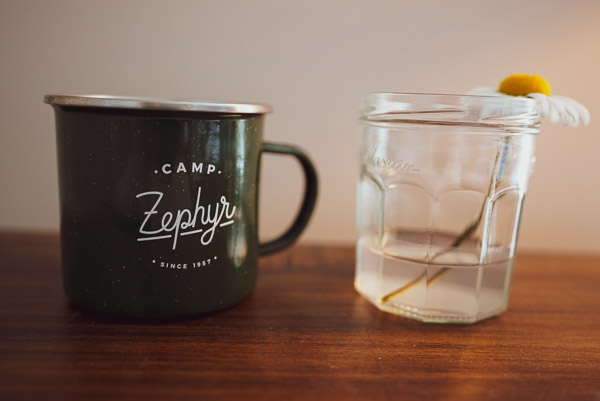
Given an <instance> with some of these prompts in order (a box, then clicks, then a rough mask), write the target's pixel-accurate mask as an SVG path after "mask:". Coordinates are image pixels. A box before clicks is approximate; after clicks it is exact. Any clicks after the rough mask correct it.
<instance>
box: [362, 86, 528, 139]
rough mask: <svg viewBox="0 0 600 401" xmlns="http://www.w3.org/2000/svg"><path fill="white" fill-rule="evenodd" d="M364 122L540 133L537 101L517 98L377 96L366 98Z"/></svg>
mask: <svg viewBox="0 0 600 401" xmlns="http://www.w3.org/2000/svg"><path fill="white" fill-rule="evenodd" d="M360 120H361V121H362V122H363V123H366V124H371V125H384V126H397V125H404V124H421V125H438V126H453V127H465V128H475V129H477V128H482V129H484V128H487V129H491V130H494V131H497V130H500V131H502V132H503V133H506V134H517V133H528V134H537V133H539V132H540V116H539V114H538V112H537V111H536V101H535V100H534V99H530V98H526V97H516V96H481V95H459V94H436V93H399V92H374V93H369V94H367V95H366V96H364V97H363V99H362V102H361V108H360Z"/></svg>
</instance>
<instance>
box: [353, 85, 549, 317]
mask: <svg viewBox="0 0 600 401" xmlns="http://www.w3.org/2000/svg"><path fill="white" fill-rule="evenodd" d="M534 105H535V103H534V102H533V101H531V100H529V99H523V98H507V97H483V96H456V95H420V94H393V93H378V94H371V95H368V96H366V97H365V99H364V101H363V104H362V108H361V122H360V177H359V184H358V203H357V226H358V244H357V264H356V280H355V287H356V289H357V290H358V291H359V292H360V293H361V294H362V295H363V296H364V297H365V298H367V299H368V300H369V301H370V302H372V303H373V304H374V305H376V306H377V307H378V308H380V309H382V310H384V311H387V312H391V313H396V314H400V315H404V316H407V317H411V318H415V319H418V320H423V321H432V322H459V323H472V322H476V321H479V320H481V319H485V318H487V317H490V316H493V315H496V314H499V313H501V312H503V311H504V310H505V309H506V307H507V303H508V293H509V287H510V281H511V274H512V266H513V262H514V257H515V251H516V246H517V236H518V230H519V219H520V216H521V213H522V208H523V201H524V198H525V194H526V192H527V185H528V181H529V176H530V172H531V169H532V166H533V163H534V144H535V139H536V135H535V134H537V133H538V132H539V123H538V116H537V114H536V113H535V111H534V110H535V109H534Z"/></svg>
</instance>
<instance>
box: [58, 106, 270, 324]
mask: <svg viewBox="0 0 600 401" xmlns="http://www.w3.org/2000/svg"><path fill="white" fill-rule="evenodd" d="M65 99H66V100H65ZM90 99H91V100H90ZM107 99H108V100H107ZM46 102H47V103H50V104H52V105H53V106H54V109H55V115H56V132H57V149H58V172H59V187H60V191H59V192H60V216H61V217H60V219H61V220H60V222H61V244H62V259H63V283H64V289H65V292H66V295H67V296H68V298H69V299H70V300H71V301H72V302H73V303H74V304H75V305H77V306H80V307H82V308H88V309H92V310H96V311H101V312H107V313H110V314H116V315H121V316H127V317H133V318H140V319H161V318H173V317H183V316H191V315H198V314H203V313H207V312H211V311H215V310H219V309H223V308H227V307H229V306H232V305H234V304H236V303H237V302H239V301H240V300H241V299H243V298H244V297H245V296H246V295H248V294H249V293H250V292H251V290H252V288H253V287H254V284H255V281H256V275H257V254H258V240H257V191H258V180H259V177H258V168H259V158H260V152H261V143H262V132H263V118H264V113H265V112H268V111H269V110H268V108H267V107H266V106H261V105H238V106H240V107H243V106H248V107H249V108H248V109H246V110H241V111H239V110H236V109H234V108H233V109H231V108H227V107H219V106H223V105H217V106H214V105H209V106H210V107H207V106H204V108H203V109H202V108H200V109H192V110H188V109H189V107H186V106H183V107H181V106H180V105H179V106H178V107H171V106H173V105H171V104H170V103H165V104H160V105H159V106H160V107H157V104H156V103H152V102H148V103H144V102H142V101H138V103H135V104H134V105H133V106H132V105H131V104H129V103H126V102H125V101H123V102H120V101H119V99H116V100H115V99H112V101H111V99H109V98H102V99H100V100H98V99H93V98H87V99H83V100H81V99H79V100H78V99H75V100H73V98H64V97H52V96H47V97H46ZM165 105H166V106H165ZM225 106H231V105H225ZM233 106H236V105H233ZM251 106H255V108H254V109H252V108H251ZM238 108H239V107H238ZM248 111H249V112H248Z"/></svg>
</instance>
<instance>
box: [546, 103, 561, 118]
mask: <svg viewBox="0 0 600 401" xmlns="http://www.w3.org/2000/svg"><path fill="white" fill-rule="evenodd" d="M548 105H549V106H550V109H549V110H550V113H549V117H550V122H552V123H557V122H558V121H559V120H560V107H561V106H560V103H557V102H555V101H554V99H552V98H548Z"/></svg>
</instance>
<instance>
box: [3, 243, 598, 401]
mask: <svg viewBox="0 0 600 401" xmlns="http://www.w3.org/2000/svg"><path fill="white" fill-rule="evenodd" d="M260 265H261V268H260V269H261V271H260V278H259V282H258V285H257V288H256V290H255V291H254V293H253V294H252V295H251V296H250V297H249V298H247V299H246V300H245V301H243V302H242V303H241V304H239V305H238V306H236V307H234V308H232V309H229V310H226V311H224V312H221V313H219V314H215V315H212V316H207V317H203V318H198V319H194V320H189V321H184V322H177V323H170V324H163V325H151V324H130V323H115V322H112V323H111V322H107V321H98V320H96V321H95V320H93V319H92V318H90V317H86V316H85V315H82V314H81V313H80V312H78V311H77V310H75V309H73V308H72V307H70V306H69V305H68V303H67V301H66V299H65V297H64V295H63V293H62V289H61V283H60V265H59V245H58V237H57V235H56V234H25V233H21V234H15V233H4V234H0V266H1V267H0V394H1V395H0V398H1V399H2V400H13V399H14V400H18V399H32V400H33V399H40V400H63V401H64V400H94V399H101V400H120V399H144V400H179V399H193V400H221V399H231V400H244V399H246V400H254V399H267V400H278V401H280V400H344V401H350V400H380V399H389V400H391V399H403V400H502V401H506V400H571V399H572V400H599V399H600V313H599V311H600V287H599V281H600V280H599V278H600V257H583V256H564V255H563V256H560V255H559V256H557V255H554V256H549V255H527V254H522V255H519V257H518V259H517V262H516V265H515V274H514V277H513V288H512V291H511V297H510V307H509V310H508V311H507V312H506V313H504V314H503V315H501V316H499V317H496V318H492V319H489V320H487V321H484V322H481V323H478V324H475V325H471V326H456V325H439V324H437V325H436V324H424V323H419V322H415V321H412V320H408V319H405V318H401V317H398V316H394V315H389V314H386V313H383V312H380V311H379V310H377V309H376V308H375V307H373V306H372V305H371V304H369V303H368V302H366V301H365V300H363V299H362V298H361V297H360V296H359V295H358V294H357V293H356V292H355V291H354V289H353V286H352V283H353V274H354V251H353V249H352V248H350V247H306V246H301V247H296V248H292V249H291V250H289V251H285V252H283V253H280V254H277V255H274V256H271V257H267V258H263V259H261V261H260Z"/></svg>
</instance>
